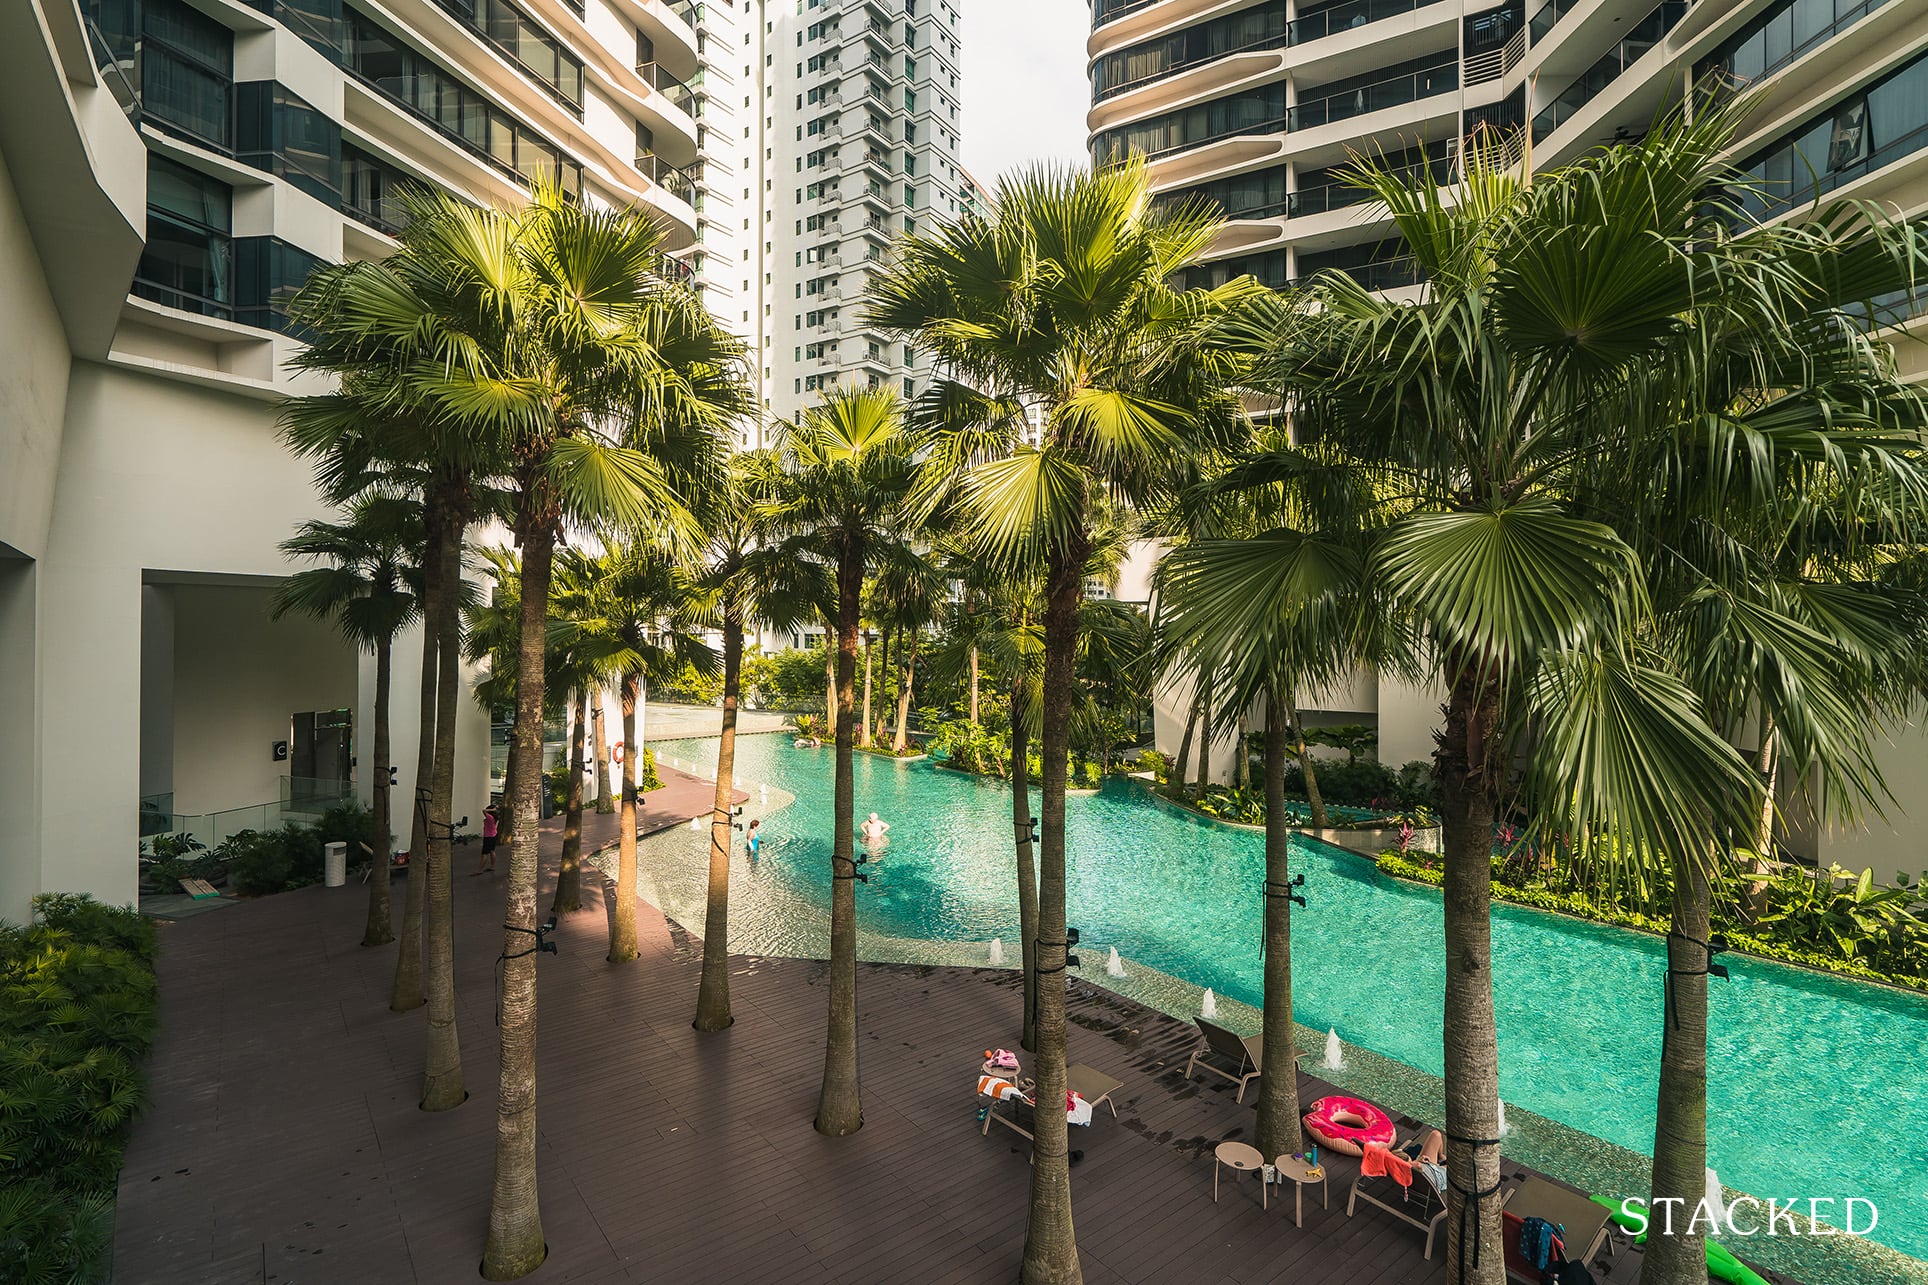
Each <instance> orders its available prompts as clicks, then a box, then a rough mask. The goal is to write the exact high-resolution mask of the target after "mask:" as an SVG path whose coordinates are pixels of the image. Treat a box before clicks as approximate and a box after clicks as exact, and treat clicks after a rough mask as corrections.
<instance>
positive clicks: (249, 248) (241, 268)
mask: <svg viewBox="0 0 1928 1285" xmlns="http://www.w3.org/2000/svg"><path fill="white" fill-rule="evenodd" d="M325 262H326V260H324V259H318V258H316V257H315V256H314V255H312V254H309V253H308V252H307V251H306V250H303V249H300V248H299V247H297V246H292V245H289V244H288V243H287V242H286V241H283V240H282V239H281V238H279V237H272V236H249V237H242V238H241V239H240V240H238V241H236V242H235V243H234V284H235V295H236V298H237V300H238V304H237V306H236V308H235V310H234V319H235V320H236V321H239V322H241V323H243V324H244V325H249V326H259V327H261V328H262V329H264V330H282V331H285V330H288V329H290V327H289V324H288V302H289V300H291V299H293V298H294V296H295V292H296V291H297V290H299V289H301V287H302V286H303V285H304V284H305V283H306V282H307V280H308V274H309V273H311V272H313V271H314V270H315V269H316V268H319V267H321V266H322V264H323V263H325Z"/></svg>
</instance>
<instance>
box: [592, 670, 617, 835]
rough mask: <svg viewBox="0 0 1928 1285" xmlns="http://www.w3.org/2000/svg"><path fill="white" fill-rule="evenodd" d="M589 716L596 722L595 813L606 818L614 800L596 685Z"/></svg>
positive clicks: (606, 735) (600, 692) (600, 696)
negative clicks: (610, 785) (610, 787)
mask: <svg viewBox="0 0 1928 1285" xmlns="http://www.w3.org/2000/svg"><path fill="white" fill-rule="evenodd" d="M590 708H591V711H592V713H591V715H590V717H592V718H593V719H594V720H595V722H596V811H597V812H598V813H600V814H601V815H603V816H608V815H609V814H610V813H611V812H614V811H615V810H616V800H615V799H614V798H613V797H611V795H610V793H609V733H608V732H607V731H605V730H604V723H603V689H602V684H601V683H597V684H596V694H595V696H594V697H593V698H591V700H590Z"/></svg>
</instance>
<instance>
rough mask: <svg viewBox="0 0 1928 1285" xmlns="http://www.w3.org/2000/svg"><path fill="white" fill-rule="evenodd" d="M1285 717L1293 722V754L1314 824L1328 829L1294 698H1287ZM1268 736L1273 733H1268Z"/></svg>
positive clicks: (1317, 783)
mask: <svg viewBox="0 0 1928 1285" xmlns="http://www.w3.org/2000/svg"><path fill="white" fill-rule="evenodd" d="M1285 716H1286V718H1288V719H1290V720H1291V722H1292V752H1293V753H1294V754H1296V755H1297V756H1298V759H1299V771H1301V772H1303V773H1304V774H1305V801H1306V802H1307V803H1309V804H1311V806H1312V824H1313V825H1316V826H1318V827H1319V828H1320V829H1321V830H1323V829H1325V828H1326V810H1325V798H1324V796H1323V795H1321V794H1320V793H1319V774H1318V772H1317V771H1315V770H1314V769H1313V766H1312V751H1311V750H1309V749H1307V748H1306V744H1305V726H1304V724H1302V723H1301V722H1300V721H1299V707H1298V706H1297V705H1295V704H1293V703H1292V696H1291V694H1290V693H1287V695H1286V697H1285ZM1266 735H1267V736H1270V735H1271V732H1270V731H1268V732H1266Z"/></svg>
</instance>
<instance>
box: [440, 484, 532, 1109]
mask: <svg viewBox="0 0 1928 1285" xmlns="http://www.w3.org/2000/svg"><path fill="white" fill-rule="evenodd" d="M462 526H463V524H462V522H461V520H460V519H459V518H452V519H450V521H449V524H448V528H447V529H445V530H444V532H443V538H442V586H443V592H442V603H441V620H440V622H439V623H440V629H439V631H438V632H439V633H440V634H441V656H440V657H439V658H438V659H437V661H436V673H435V768H434V771H433V772H432V773H431V774H430V776H429V793H428V900H427V903H426V904H425V905H424V906H423V914H422V937H423V940H424V942H425V943H426V944H427V953H428V959H427V973H428V1055H427V1057H426V1059H425V1062H424V1071H423V1076H422V1110H424V1111H447V1110H450V1109H452V1108H454V1107H458V1106H461V1105H462V1103H463V1101H464V1100H465V1099H466V1098H467V1097H468V1096H469V1095H468V1090H467V1089H465V1088H464V1087H463V1084H462V1045H461V1040H460V1037H459V1035H458V1033H457V1031H456V1026H455V907H454V903H453V897H454V893H455V889H454V882H453V875H454V862H455V845H454V843H453V842H451V840H452V838H453V834H452V831H453V827H452V826H451V825H450V820H451V817H450V804H451V800H452V798H453V796H454V793H455V714H456V709H457V706H456V701H457V700H458V699H460V696H459V692H458V690H457V688H458V684H459V681H460V679H461V677H462V668H461V666H462V617H461V613H460V612H459V611H457V610H456V604H455V591H456V586H457V584H458V583H459V582H460V580H461V578H462ZM538 717H540V716H539V715H538ZM538 734H540V733H538Z"/></svg>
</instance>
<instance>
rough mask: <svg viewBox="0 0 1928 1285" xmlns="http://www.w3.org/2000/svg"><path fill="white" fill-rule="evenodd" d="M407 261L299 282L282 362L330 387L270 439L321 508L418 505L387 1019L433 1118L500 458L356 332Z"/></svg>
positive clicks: (450, 1052)
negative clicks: (405, 1028) (470, 698)
mask: <svg viewBox="0 0 1928 1285" xmlns="http://www.w3.org/2000/svg"><path fill="white" fill-rule="evenodd" d="M411 199H412V198H411ZM412 263H413V260H411V258H410V257H409V256H408V255H406V254H400V255H396V256H394V257H392V258H391V259H389V260H386V261H383V262H380V263H375V262H368V261H359V262H354V263H348V264H340V265H333V266H329V267H325V268H322V269H320V270H317V271H316V272H314V273H312V274H310V276H309V278H308V281H307V282H306V284H305V285H304V286H303V287H302V289H301V290H300V291H299V292H298V293H297V295H296V296H295V298H294V299H293V301H292V302H291V304H290V316H291V317H292V318H294V319H295V321H296V322H297V324H299V325H300V326H301V328H302V332H303V335H304V337H305V338H306V340H307V346H306V347H305V348H304V349H303V350H302V352H301V353H300V354H299V355H297V356H296V357H295V358H294V359H293V361H294V364H295V365H297V366H300V367H302V368H304V369H309V370H314V371H319V372H323V373H326V374H328V375H330V376H332V377H334V378H335V379H336V380H337V381H338V383H339V388H338V390H337V391H336V392H333V393H328V394H321V395H315V396H309V397H302V398H295V399H293V400H291V401H290V402H288V403H287V404H286V405H285V406H284V407H283V409H282V416H281V419H282V428H283V437H284V440H286V441H287V442H288V444H289V445H290V446H291V447H292V448H293V449H294V450H295V452H296V453H297V454H299V455H303V456H307V457H311V458H315V459H317V460H318V468H317V481H318V483H319V484H320V487H321V490H322V492H323V494H324V496H326V497H328V498H330V499H333V500H335V501H336V502H342V501H345V500H347V499H349V498H351V497H353V496H354V495H357V494H359V493H361V492H362V491H364V490H366V489H368V488H369V487H370V486H373V485H377V484H378V483H383V482H384V481H387V482H391V483H397V482H398V484H399V485H400V487H401V488H402V489H403V490H405V491H411V492H413V493H416V494H419V495H420V497H421V509H422V534H423V546H422V561H421V568H422V570H421V590H420V594H421V603H422V626H423V628H422V675H421V735H420V739H419V741H418V744H417V752H416V776H415V783H416V799H415V804H414V806H413V807H412V808H411V809H410V811H411V813H412V816H413V825H412V827H411V834H410V841H409V876H408V885H407V894H406V898H405V900H404V905H403V912H402V936H401V949H400V950H399V951H398V952H397V955H396V961H395V978H394V984H393V986H392V987H391V989H390V995H389V1007H390V1008H391V1009H393V1010H394V1011H396V1012H402V1011H405V1010H407V1009H411V1008H418V1007H421V1006H422V1005H423V1004H425V1003H426V1004H427V1005H428V1008H429V1013H428V1032H429V1037H428V1047H427V1052H426V1055H425V1058H424V1067H425V1074H424V1092H423V1096H422V1105H423V1108H424V1109H426V1110H442V1109H446V1108H448V1107H453V1106H455V1105H458V1104H459V1103H460V1102H461V1101H462V1100H463V1098H464V1096H465V1094H464V1092H463V1089H462V1084H461V1073H460V1052H459V1044H458V1040H457V1034H456V1029H455V999H454V965H453V962H452V960H451V958H450V954H449V951H450V948H451V944H452V941H453V937H452V932H451V929H450V918H449V917H450V909H449V905H450V902H449V898H450V891H451V889H450V883H449V878H448V875H449V863H450V860H451V846H452V845H451V828H450V826H449V816H450V797H451V793H452V790H453V787H454V773H455V764H454V754H455V714H456V707H455V703H454V702H455V691H456V686H457V679H458V674H457V672H456V668H455V666H456V664H457V659H458V651H459V646H460V640H459V633H460V622H459V620H458V619H457V612H458V610H459V602H460V596H461V593H462V588H461V586H462V583H463V582H462V579H461V566H462V537H463V531H464V530H465V529H466V527H467V525H468V523H469V522H470V521H472V520H474V519H475V518H476V516H478V514H479V513H480V512H483V511H485V510H486V509H487V507H488V506H489V504H490V503H491V498H490V493H489V491H488V489H487V481H488V479H489V478H491V477H492V476H493V475H494V474H495V473H496V472H497V471H498V470H499V468H500V466H501V459H500V457H499V455H496V454H492V444H491V443H488V442H486V441H484V440H482V439H480V438H478V437H477V436H476V435H474V434H471V433H469V432H468V431H467V430H466V429H465V428H464V427H463V426H462V425H460V424H458V423H457V422H455V421H454V420H453V419H452V418H451V417H450V416H449V415H447V414H446V413H444V412H443V411H441V410H440V409H438V408H436V407H433V406H430V405H426V404H424V403H423V401H422V400H421V399H420V398H419V397H416V396H415V395H414V393H413V392H412V390H411V386H410V385H409V384H408V383H407V382H406V381H403V380H400V379H398V378H396V372H397V370H398V369H399V368H401V367H403V366H405V365H406V364H407V363H408V362H410V361H412V360H416V359H419V358H420V357H421V356H422V353H421V349H420V346H419V345H420V344H421V342H422V339H421V335H420V334H419V333H418V332H416V331H413V330H409V329H406V328H403V329H399V330H389V329H384V328H382V327H381V326H379V325H371V324H370V318H371V317H372V316H375V315H377V314H378V313H379V312H380V310H381V309H382V308H384V307H385V306H386V305H387V303H388V301H390V300H394V299H407V298H410V297H412V295H413V293H414V290H415V286H416V284H417V279H418V278H419V275H420V274H419V273H418V272H416V270H415V269H414V267H412V266H411V265H412Z"/></svg>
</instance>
